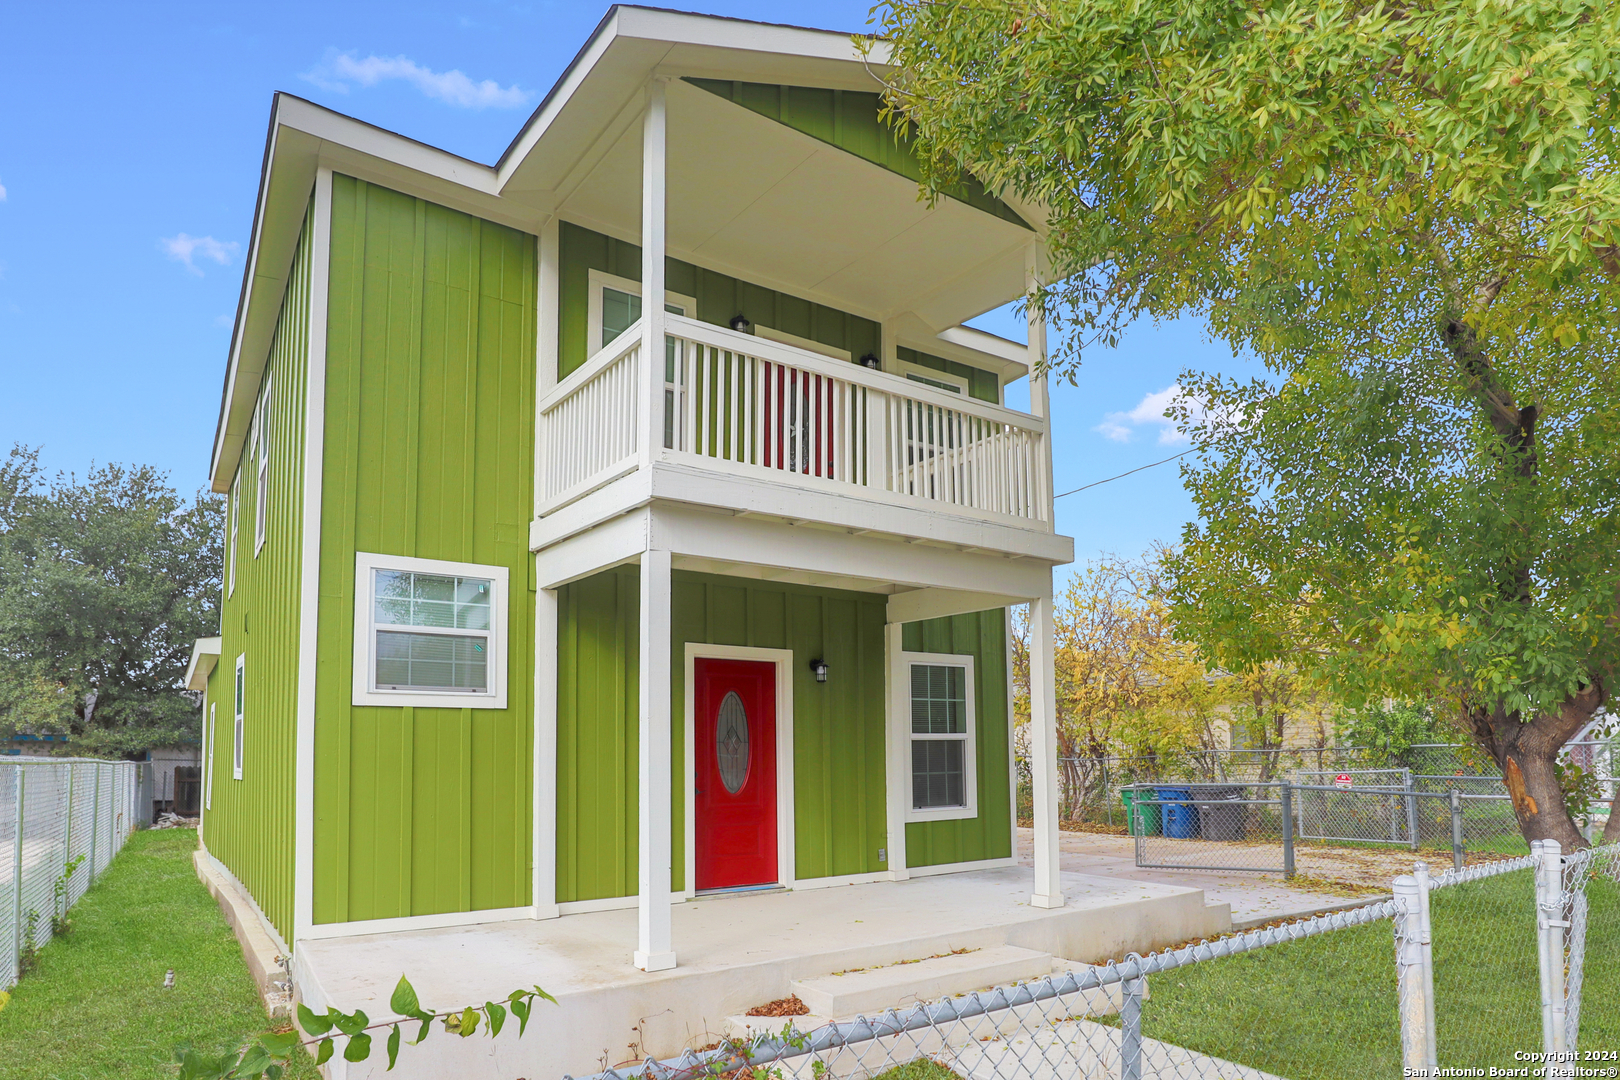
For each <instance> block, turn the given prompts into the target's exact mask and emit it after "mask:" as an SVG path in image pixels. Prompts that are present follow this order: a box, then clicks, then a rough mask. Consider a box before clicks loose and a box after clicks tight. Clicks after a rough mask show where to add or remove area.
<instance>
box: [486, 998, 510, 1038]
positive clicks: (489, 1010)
mask: <svg viewBox="0 0 1620 1080" xmlns="http://www.w3.org/2000/svg"><path fill="white" fill-rule="evenodd" d="M484 1013H485V1014H486V1015H487V1016H488V1017H489V1037H490V1038H492V1039H493V1038H494V1037H495V1036H497V1035H499V1034H500V1033H501V1025H502V1024H504V1023H506V1010H505V1009H503V1008H501V1007H500V1006H499V1005H497V1004H495V1003H494V1002H493V1001H486V1002H484Z"/></svg>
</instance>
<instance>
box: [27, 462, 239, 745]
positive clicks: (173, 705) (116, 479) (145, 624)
mask: <svg viewBox="0 0 1620 1080" xmlns="http://www.w3.org/2000/svg"><path fill="white" fill-rule="evenodd" d="M220 509H221V508H220V498H219V496H217V495H213V494H208V493H202V494H199V495H197V496H196V497H195V498H193V499H190V500H188V499H184V498H182V497H180V496H179V495H178V494H176V492H175V490H174V489H173V488H172V487H170V486H169V484H168V482H167V480H166V478H165V477H164V476H163V474H161V473H159V472H157V471H155V470H153V469H151V468H149V467H146V466H140V467H135V468H124V467H122V466H118V465H104V466H100V467H97V468H93V469H91V471H90V472H89V474H88V475H87V476H85V477H84V479H83V480H79V479H77V478H75V477H72V476H57V477H55V478H54V479H50V480H47V478H46V477H45V475H44V474H43V472H42V470H41V468H40V465H39V458H38V454H37V452H36V451H33V450H29V449H27V448H24V447H20V446H19V447H15V448H13V449H12V451H11V453H10V456H9V457H8V458H6V459H5V460H3V461H0V735H9V734H11V733H12V732H15V731H18V730H26V731H31V732H36V733H49V734H65V735H67V736H68V737H69V745H70V746H71V747H72V749H73V750H74V752H76V753H92V754H134V753H138V752H140V751H142V750H146V749H148V748H150V747H152V746H159V745H163V744H166V743H173V742H177V741H180V740H183V739H195V738H196V737H197V734H198V731H199V730H200V727H199V722H198V713H197V703H196V702H195V701H194V700H193V699H192V697H191V696H190V695H189V694H187V693H186V692H185V691H184V689H183V688H182V687H181V678H182V676H183V675H184V674H185V670H186V663H187V660H188V659H189V657H190V652H191V645H192V642H193V641H194V640H195V639H196V638H198V637H202V636H206V635H209V634H216V633H218V632H219V630H218V627H219V591H220V525H221V513H220Z"/></svg>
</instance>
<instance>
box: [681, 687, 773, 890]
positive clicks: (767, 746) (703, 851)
mask: <svg viewBox="0 0 1620 1080" xmlns="http://www.w3.org/2000/svg"><path fill="white" fill-rule="evenodd" d="M693 680H694V686H693V694H692V697H693V708H694V710H695V711H696V713H697V716H696V724H695V730H694V736H695V740H696V743H697V754H696V762H695V768H694V773H695V780H696V787H697V790H696V792H695V798H696V801H695V802H694V804H693V805H694V807H695V809H696V818H697V836H696V840H697V881H696V887H697V888H699V889H728V888H734V887H736V886H739V885H769V884H771V883H773V882H775V881H776V879H777V872H776V665H775V664H773V663H768V662H767V663H761V662H759V661H755V660H718V659H705V658H702V657H700V658H698V659H697V660H696V661H694V663H693ZM730 693H735V694H736V695H737V697H738V698H740V699H741V701H742V706H743V710H744V711H745V712H746V713H747V718H748V751H747V762H748V772H747V775H746V777H744V778H743V779H742V783H741V786H740V787H738V788H737V791H736V792H735V793H732V792H730V791H728V790H726V784H725V778H724V777H723V776H722V774H721V762H720V750H719V746H718V739H717V735H718V734H719V724H720V706H721V704H722V703H723V702H724V701H725V700H726V695H727V694H730ZM731 770H732V771H731V779H732V782H733V784H736V783H737V779H738V778H737V775H736V772H737V761H736V758H735V757H734V758H733V760H732V764H731Z"/></svg>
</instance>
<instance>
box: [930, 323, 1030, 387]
mask: <svg viewBox="0 0 1620 1080" xmlns="http://www.w3.org/2000/svg"><path fill="white" fill-rule="evenodd" d="M934 338H935V340H937V341H939V342H941V343H942V344H943V345H945V346H948V347H949V348H950V349H952V350H960V351H961V352H963V353H965V354H966V356H964V357H963V358H962V361H963V363H968V364H974V365H975V366H978V367H988V368H990V369H991V370H992V371H999V372H1000V373H1001V381H1002V382H1004V383H1007V382H1012V381H1013V380H1014V379H1021V378H1023V377H1024V376H1025V375H1028V374H1029V347H1028V346H1027V345H1020V344H1019V343H1018V342H1016V341H1008V340H1007V339H1006V338H1004V337H1000V336H998V335H996V334H987V333H985V332H984V331H983V330H975V329H974V328H973V327H971V326H951V327H947V328H946V329H944V330H941V331H940V332H939V333H937V334H935V335H934ZM936 348H938V347H937V346H936ZM939 354H940V355H941V356H945V357H950V356H951V353H950V351H946V350H940V351H939ZM967 357H971V359H968V358H967ZM952 359H955V357H952Z"/></svg>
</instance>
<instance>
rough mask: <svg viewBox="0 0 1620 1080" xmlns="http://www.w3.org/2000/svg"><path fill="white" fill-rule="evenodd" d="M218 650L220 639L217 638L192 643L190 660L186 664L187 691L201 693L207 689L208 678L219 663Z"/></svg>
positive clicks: (205, 638) (200, 639)
mask: <svg viewBox="0 0 1620 1080" xmlns="http://www.w3.org/2000/svg"><path fill="white" fill-rule="evenodd" d="M219 650H220V639H219V638H217V637H204V638H198V639H197V640H196V641H194V642H192V644H191V660H190V661H189V662H187V664H186V678H185V684H186V689H187V690H196V691H198V692H201V691H203V690H206V689H208V676H209V675H210V674H212V673H213V670H214V667H215V665H216V664H218V663H219Z"/></svg>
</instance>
